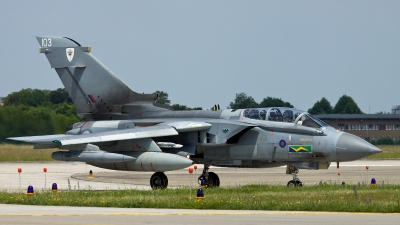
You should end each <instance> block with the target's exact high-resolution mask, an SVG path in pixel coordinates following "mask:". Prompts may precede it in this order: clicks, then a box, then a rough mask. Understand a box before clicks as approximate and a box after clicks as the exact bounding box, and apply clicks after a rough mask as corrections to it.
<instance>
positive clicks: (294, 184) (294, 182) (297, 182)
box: [286, 180, 303, 188]
mask: <svg viewBox="0 0 400 225" xmlns="http://www.w3.org/2000/svg"><path fill="white" fill-rule="evenodd" d="M286 186H287V187H290V188H292V187H302V186H303V183H302V182H301V181H300V180H290V181H289V182H288V183H287V185H286Z"/></svg>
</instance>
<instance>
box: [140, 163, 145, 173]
mask: <svg viewBox="0 0 400 225" xmlns="http://www.w3.org/2000/svg"><path fill="white" fill-rule="evenodd" d="M140 166H141V167H142V170H143V171H144V172H146V170H145V169H144V168H143V163H140Z"/></svg>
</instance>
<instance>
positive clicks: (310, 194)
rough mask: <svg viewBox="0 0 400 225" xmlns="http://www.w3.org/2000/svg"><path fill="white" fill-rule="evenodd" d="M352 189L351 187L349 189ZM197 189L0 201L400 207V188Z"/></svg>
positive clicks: (1, 195) (3, 195)
mask: <svg viewBox="0 0 400 225" xmlns="http://www.w3.org/2000/svg"><path fill="white" fill-rule="evenodd" d="M354 188H355V190H354ZM195 193H196V189H192V190H191V197H190V190H189V189H188V188H177V189H166V190H152V191H142V190H118V191H111V190H106V191H93V190H83V191H82V190H81V191H59V192H58V193H56V194H53V193H52V192H51V191H46V192H44V191H39V192H37V193H36V194H35V195H34V196H33V197H28V196H26V195H25V194H24V193H9V192H6V191H2V192H0V203H5V204H25V205H53V206H91V207H120V208H176V209H225V210H283V211H327V212H377V213H399V212H400V195H399V194H400V187H399V186H395V185H384V186H376V187H371V186H353V185H331V184H323V185H314V186H304V187H298V188H287V187H285V186H277V185H246V186H238V187H232V188H209V189H205V190H204V194H205V199H204V200H203V201H196V200H195Z"/></svg>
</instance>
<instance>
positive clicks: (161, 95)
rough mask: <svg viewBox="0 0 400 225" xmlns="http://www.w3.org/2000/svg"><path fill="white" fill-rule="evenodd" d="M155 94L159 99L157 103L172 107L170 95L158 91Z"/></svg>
mask: <svg viewBox="0 0 400 225" xmlns="http://www.w3.org/2000/svg"><path fill="white" fill-rule="evenodd" d="M154 94H158V98H157V100H156V102H157V103H160V104H163V105H168V106H169V105H170V104H171V101H170V100H169V99H168V93H167V92H163V91H156V92H154Z"/></svg>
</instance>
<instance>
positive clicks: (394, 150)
mask: <svg viewBox="0 0 400 225" xmlns="http://www.w3.org/2000/svg"><path fill="white" fill-rule="evenodd" d="M377 147H378V148H380V149H381V150H382V151H383V152H381V153H379V154H375V155H371V156H368V157H367V158H366V159H398V158H400V145H378V146H377Z"/></svg>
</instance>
